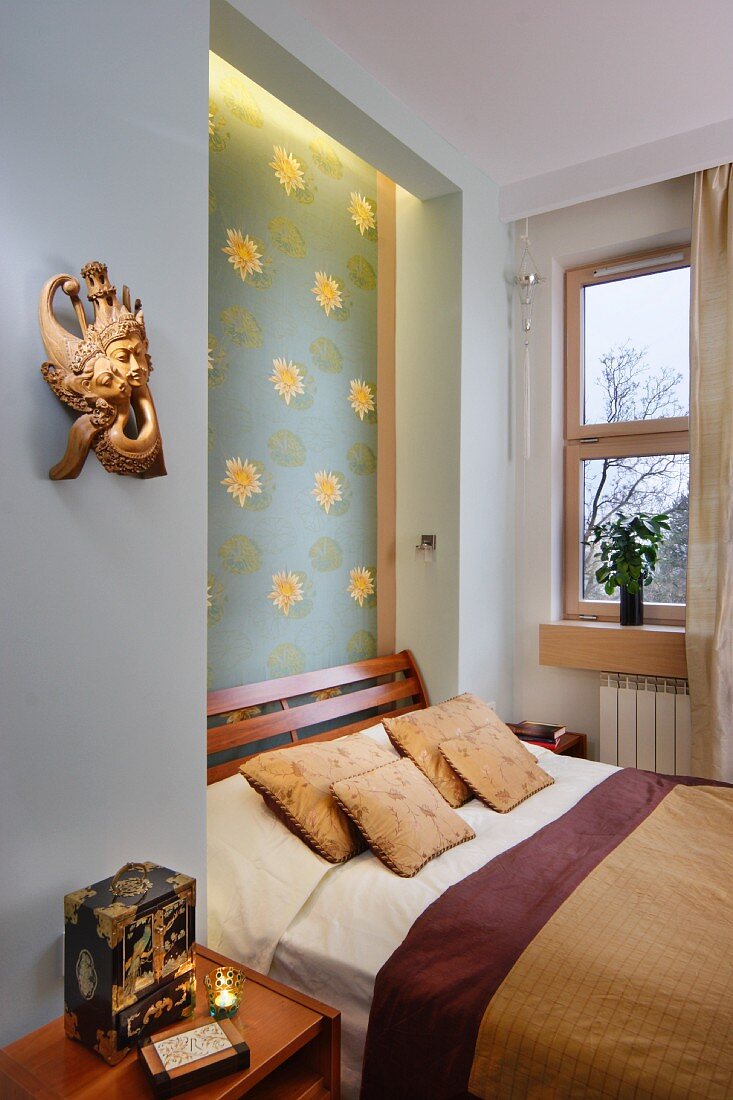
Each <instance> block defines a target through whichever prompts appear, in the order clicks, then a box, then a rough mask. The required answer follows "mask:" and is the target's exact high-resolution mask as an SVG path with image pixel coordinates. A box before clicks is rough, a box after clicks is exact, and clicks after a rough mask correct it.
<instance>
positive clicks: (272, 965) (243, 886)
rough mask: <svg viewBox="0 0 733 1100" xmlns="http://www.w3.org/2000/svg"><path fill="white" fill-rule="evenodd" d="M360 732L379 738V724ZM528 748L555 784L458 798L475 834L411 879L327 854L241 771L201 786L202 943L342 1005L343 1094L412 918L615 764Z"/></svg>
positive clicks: (354, 1090)
mask: <svg viewBox="0 0 733 1100" xmlns="http://www.w3.org/2000/svg"><path fill="white" fill-rule="evenodd" d="M367 732H368V733H369V734H370V735H372V736H374V739H375V740H378V741H379V743H380V744H384V743H385V742H386V736H385V735H384V732H383V730H382V727H381V726H379V727H375V729H374V731H372V730H370V731H367ZM530 747H531V748H533V746H530ZM534 751H535V755H536V756H537V759H538V761H539V763H540V764H541V766H542V767H543V768H545V770H546V771H548V772H549V773H550V774H551V775H552V776H554V778H555V783H554V784H553V785H552V786H551V787H546V788H545V789H544V790H542V791H540V792H539V793H538V794H536V795H534V796H533V797H532V798H530V799H528V800H527V801H526V802H523V803H522V804H521V805H520V806H518V807H517V808H516V809H515V810H512V811H511V812H510V813H508V814H497V813H494V812H493V811H492V810H489V809H487V808H486V807H485V806H483V805H482V804H481V803H480V802H478V801H477V800H473V801H471V802H469V803H467V804H466V805H465V806H463V807H462V808H461V809H460V810H458V811H457V812H458V813H459V814H460V815H461V817H462V818H464V820H465V821H467V822H469V824H470V825H471V826H472V827H473V829H474V831H475V833H476V837H475V839H474V840H471V841H468V842H467V843H465V844H460V845H459V846H458V847H457V848H453V849H451V850H450V851H448V852H445V853H444V854H443V855H441V856H438V858H437V859H434V860H432V861H431V862H430V863H428V864H427V865H426V866H425V867H424V868H423V870H422V871H420V872H419V874H417V875H416V876H415V877H414V878H412V879H403V878H399V877H398V876H397V875H395V874H393V873H392V872H391V871H389V870H388V869H387V868H386V867H385V866H384V865H383V864H382V863H381V862H380V861H379V860H378V859H377V858H376V856H374V855H373V854H372V853H371V852H364V853H362V855H360V856H357V857H356V858H355V859H352V860H350V861H349V862H348V863H345V864H340V865H338V866H334V865H333V864H330V863H328V862H327V861H326V860H324V859H322V857H321V856H318V855H316V854H315V853H314V852H312V851H311V850H310V849H309V848H308V847H307V846H306V845H305V844H304V843H303V842H302V841H301V840H299V839H298V838H297V837H295V836H293V835H292V834H291V833H290V832H289V830H288V829H287V828H286V827H285V826H284V825H283V824H282V823H281V822H280V821H279V820H278V819H277V818H276V817H275V815H274V814H272V813H271V811H270V810H268V809H267V807H266V806H265V804H264V802H263V801H262V799H261V798H260V796H259V795H257V794H256V793H255V792H254V791H253V790H252V789H251V788H250V787H249V786H248V785H247V783H246V781H245V780H244V779H243V778H242V777H241V776H232V777H231V778H230V779H226V780H223V781H222V782H221V783H216V784H214V785H213V786H212V787H210V788H209V792H208V845H209V855H208V899H209V909H208V924H209V938H208V942H209V945H210V946H211V947H212V948H213V949H214V950H218V951H221V952H223V953H224V954H226V955H229V956H231V957H233V958H235V959H241V960H242V961H243V962H245V963H247V964H248V965H250V966H252V967H253V968H254V969H256V970H260V971H262V972H264V973H268V972H269V974H270V976H271V977H273V978H276V979H278V980H280V981H283V982H286V983H287V984H288V985H291V986H294V987H295V988H297V989H301V990H303V991H304V992H306V993H309V994H310V995H311V996H313V997H316V998H318V999H319V1000H323V1001H325V1002H326V1003H328V1004H331V1005H333V1006H334V1007H336V1008H338V1009H340V1011H341V1013H342V1075H343V1080H342V1085H343V1095H344V1098H345V1100H348V1098H350V1097H355V1096H357V1095H358V1092H359V1082H360V1079H361V1064H362V1058H363V1052H364V1040H365V1038H366V1027H367V1022H368V1018H369V1006H370V1004H371V999H372V991H373V988H374V980H375V978H376V975H377V972H378V971H379V970H380V968H381V967H382V966H383V965H384V963H385V962H386V961H387V959H388V958H389V957H390V955H391V954H392V952H393V951H394V950H395V948H396V947H398V946H399V944H400V943H401V942H402V940H403V939H404V938H405V936H406V935H407V932H408V931H409V929H410V928H411V926H412V925H413V924H414V922H415V920H416V919H417V918H418V917H419V916H420V914H421V913H422V912H423V911H424V910H425V909H426V908H427V907H428V906H429V905H430V904H431V903H432V902H433V901H435V899H436V898H438V897H439V896H440V895H441V894H442V893H444V892H445V890H447V889H448V887H449V886H452V885H453V884H454V883H455V882H458V881H460V879H462V878H465V877H466V876H467V875H470V874H472V873H473V872H474V871H476V870H478V869H479V867H482V866H483V865H484V864H485V863H487V862H488V861H489V860H490V859H493V858H494V856H496V855H499V854H500V853H501V852H503V851H506V849H508V848H511V847H513V846H514V845H515V844H518V843H519V842H520V841H522V840H525V839H526V838H527V837H528V836H531V835H532V834H533V833H535V832H537V830H538V829H541V828H542V827H543V826H545V825H547V824H549V823H550V822H551V821H554V820H555V819H556V818H558V817H560V816H561V815H562V814H564V813H566V812H567V811H568V810H569V809H571V808H572V807H573V806H574V805H575V804H576V802H578V801H579V800H580V799H581V798H582V797H583V796H584V795H586V794H587V793H588V791H590V790H592V788H593V787H595V786H597V785H598V783H601V782H602V781H603V780H604V779H606V778H607V777H608V776H609V775H611V774H612V772H614V771H616V770H617V769H616V768H614V767H612V766H611V765H608V764H595V763H591V762H589V761H585V760H575V759H573V758H571V757H565V756H556V755H555V754H554V753H551V752H548V751H547V750H545V749H540V748H538V749H535V750H534Z"/></svg>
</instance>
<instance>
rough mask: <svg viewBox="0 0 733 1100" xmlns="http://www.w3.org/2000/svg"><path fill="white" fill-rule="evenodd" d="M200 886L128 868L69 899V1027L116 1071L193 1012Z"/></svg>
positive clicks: (156, 870) (164, 872) (141, 866)
mask: <svg viewBox="0 0 733 1100" xmlns="http://www.w3.org/2000/svg"><path fill="white" fill-rule="evenodd" d="M195 906H196V880H195V879H192V878H190V877H189V876H188V875H181V874H177V873H176V872H175V871H171V870H170V868H168V867H160V866H158V864H157V863H127V864H125V866H124V867H122V868H121V869H120V870H119V871H118V872H117V874H116V875H114V876H113V877H111V878H106V879H103V880H102V881H101V882H95V883H94V884H93V885H92V886H88V887H86V888H85V889H82V890H76V891H75V892H74V893H72V894H67V895H66V897H65V898H64V921H65V923H64V961H65V968H64V1001H65V1003H64V1026H65V1029H66V1034H67V1035H68V1036H69V1038H71V1039H77V1040H79V1041H80V1042H82V1043H83V1044H84V1045H85V1046H88V1047H89V1048H90V1049H91V1050H95V1051H96V1052H97V1053H98V1054H100V1055H101V1056H102V1058H104V1059H105V1061H107V1062H109V1063H110V1065H114V1064H115V1063H116V1062H119V1061H120V1060H121V1059H122V1058H124V1056H125V1054H127V1052H128V1050H130V1049H132V1048H133V1047H134V1046H136V1045H137V1044H138V1042H139V1041H140V1039H142V1038H143V1036H145V1035H148V1034H149V1033H150V1032H151V1031H154V1030H157V1029H158V1028H161V1027H164V1026H166V1025H167V1024H170V1023H173V1022H174V1021H175V1020H178V1019H180V1018H181V1017H182V1016H189V1015H191V1013H192V1012H193V1009H194V1006H195V1001H196V972H195V960H194V940H195V935H194V931H195Z"/></svg>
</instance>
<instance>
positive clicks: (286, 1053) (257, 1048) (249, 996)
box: [0, 947, 341, 1100]
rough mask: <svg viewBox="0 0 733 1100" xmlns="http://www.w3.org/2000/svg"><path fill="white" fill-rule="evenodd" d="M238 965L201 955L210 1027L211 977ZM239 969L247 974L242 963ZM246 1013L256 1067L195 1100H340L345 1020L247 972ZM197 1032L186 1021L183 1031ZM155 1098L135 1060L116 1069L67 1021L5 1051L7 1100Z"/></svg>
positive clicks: (202, 1009) (2, 1068) (203, 1012)
mask: <svg viewBox="0 0 733 1100" xmlns="http://www.w3.org/2000/svg"><path fill="white" fill-rule="evenodd" d="M231 963H232V960H231V959H227V958H225V957H224V956H223V955H218V954H216V952H214V951H210V950H209V948H208V947H197V948H196V981H197V984H198V995H197V997H196V1013H195V1017H194V1018H195V1019H196V1020H197V1021H198V1020H201V1021H203V1020H205V1019H208V1018H209V1017H208V1015H207V1012H208V1009H207V1004H206V996H205V994H204V988H203V983H204V974H206V973H208V971H210V970H213V969H214V968H215V967H217V966H222V965H230V964H231ZM234 965H236V966H239V965H240V964H239V963H235V964H234ZM242 969H243V970H244V971H245V973H246V975H247V979H248V981H247V984H246V986H245V991H244V997H243V998H242V1007H241V1008H240V1010H239V1012H238V1013H237V1015H236V1016H235V1017H234V1019H233V1023H234V1024H235V1026H236V1027H237V1029H238V1030H239V1031H240V1032H241V1033H242V1035H243V1037H244V1038H245V1039H246V1041H247V1043H248V1044H249V1047H250V1051H251V1062H250V1067H249V1069H247V1070H242V1071H241V1072H240V1073H232V1074H230V1075H229V1076H227V1077H221V1078H219V1079H218V1080H217V1081H212V1082H211V1083H210V1084H208V1085H200V1086H199V1087H198V1088H195V1089H191V1090H190V1091H189V1092H186V1093H184V1094H183V1095H184V1096H187V1097H190V1098H191V1100H238V1098H239V1097H241V1096H247V1097H249V1098H250V1100H339V1096H340V1056H341V1046H340V1040H341V1014H340V1013H339V1012H336V1010H335V1009H333V1008H329V1007H328V1005H324V1004H321V1003H320V1002H319V1001H314V1000H313V998H312V997H307V996H306V995H305V994H304V993H297V992H296V991H295V990H294V989H289V988H288V986H285V985H281V984H280V982H274V981H271V979H270V978H265V977H263V975H262V974H257V973H256V971H254V970H249V969H247V967H242ZM190 1026H191V1021H190V1020H189V1021H184V1022H183V1023H182V1025H181V1030H185V1028H186V1027H190ZM147 1096H150V1097H152V1090H151V1089H150V1087H149V1085H148V1083H147V1082H146V1080H145V1077H144V1076H143V1071H142V1069H141V1068H140V1066H139V1064H138V1059H137V1055H136V1054H135V1053H134V1052H132V1053H130V1054H128V1055H127V1057H126V1058H125V1059H124V1061H122V1062H120V1064H119V1065H117V1066H114V1067H112V1066H108V1065H107V1064H106V1063H105V1062H103V1061H102V1059H101V1058H99V1057H98V1056H97V1055H96V1054H94V1053H92V1051H90V1050H87V1049H86V1047H83V1046H82V1045H81V1044H80V1043H75V1042H73V1041H72V1040H70V1039H67V1038H66V1036H65V1035H64V1024H63V1019H62V1018H61V1017H60V1018H59V1019H57V1020H53V1021H52V1022H51V1023H50V1024H46V1025H45V1027H41V1028H39V1029H38V1030H37V1031H33V1032H31V1033H30V1034H29V1035H25V1036H24V1037H23V1038H22V1039H18V1040H17V1041H16V1042H15V1043H11V1044H10V1046H7V1047H5V1048H4V1049H3V1050H1V1051H0V1097H2V1100H31V1098H32V1100H40V1098H41V1097H50V1098H53V1100H61V1098H64V1100H65V1098H67V1097H73V1098H74V1100H138V1098H140V1100H145V1097H147Z"/></svg>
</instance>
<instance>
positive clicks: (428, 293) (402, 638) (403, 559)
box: [395, 187, 462, 702]
mask: <svg viewBox="0 0 733 1100" xmlns="http://www.w3.org/2000/svg"><path fill="white" fill-rule="evenodd" d="M461 221H462V218H461V196H460V194H453V195H446V196H444V197H443V198H437V199H431V200H430V201H429V202H421V201H420V199H416V198H415V197H414V195H411V194H409V192H407V191H403V190H402V188H399V187H398V188H397V326H396V328H397V332H396V348H395V360H396V387H395V388H396V414H397V532H396V535H397V638H396V642H397V646H396V648H397V649H398V650H399V649H403V648H408V649H412V650H413V652H414V654H415V658H416V660H417V662H418V664H419V666H420V670H421V672H422V674H423V677H424V679H425V683H426V684H427V685H428V690H429V692H430V695H431V698H432V699H433V700H435V701H436V702H437V701H438V700H439V699H444V698H446V697H447V696H449V695H451V694H455V692H456V690H457V686H456V685H457V683H458V638H459V618H458V611H459V575H460V546H459V519H460V508H459V503H460V415H461V315H460V294H456V293H455V292H456V289H458V290H460V283H461V260H460V251H459V249H457V248H456V241H458V240H460V237H461ZM435 256H442V257H443V262H442V263H439V264H436V263H435V262H434V257H435ZM418 272H419V278H418V277H416V273H418ZM436 303H439V304H440V305H441V307H442V308H440V311H439V314H438V316H439V317H440V323H436V324H426V320H425V319H426V317H431V316H433V317H434V316H436V313H435V307H436ZM428 363H430V364H434V369H432V370H430V372H429V374H428V372H427V371H426V364H428ZM423 533H425V534H431V533H433V534H435V535H436V536H437V540H438V541H437V550H436V553H435V555H434V558H433V561H432V562H426V561H424V560H423V558H422V556H420V555H419V554H417V552H416V550H415V546H416V545H417V543H418V542H419V540H420V536H421V535H422V534H423Z"/></svg>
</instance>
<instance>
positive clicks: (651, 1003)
mask: <svg viewBox="0 0 733 1100" xmlns="http://www.w3.org/2000/svg"><path fill="white" fill-rule="evenodd" d="M427 706H428V696H427V692H426V690H425V686H424V684H423V682H422V679H421V677H420V674H419V671H418V669H417V666H416V664H415V662H414V660H413V658H412V656H411V655H410V653H409V652H407V651H404V652H403V653H400V654H396V655H394V656H390V657H383V658H376V659H374V660H372V661H363V662H359V663H357V664H354V665H348V666H341V667H339V668H336V669H326V670H322V671H320V672H318V673H308V674H304V675H302V676H296V677H287V678H283V679H281V680H275V681H269V682H266V683H263V684H257V685H249V686H247V687H242V688H235V689H230V690H227V691H224V692H214V693H211V694H210V697H209V715H210V718H212V719H213V720H214V721H217V720H219V721H220V722H221V724H219V725H217V726H215V727H214V728H211V729H210V730H209V735H208V739H209V744H208V748H209V753H210V759H211V760H212V765H211V767H210V768H209V779H210V786H209V792H208V803H209V805H208V814H209V817H208V827H209V852H208V860H209V863H208V866H209V881H208V894H209V945H210V946H211V947H213V948H214V949H215V950H219V951H222V952H223V953H225V954H227V955H230V956H232V957H235V958H239V959H242V960H243V961H244V962H246V963H247V964H248V965H250V966H253V967H254V968H255V969H258V970H260V971H263V972H265V973H269V974H270V975H271V976H272V977H274V978H276V979H279V980H281V981H284V982H286V983H287V984H289V985H291V986H294V987H296V988H300V989H302V990H303V991H305V992H307V993H310V994H311V995H313V996H315V997H317V998H319V999H321V1000H323V1001H326V1002H327V1003H330V1004H332V1005H334V1006H335V1007H337V1008H339V1009H340V1010H341V1012H342V1036H343V1044H342V1081H343V1095H344V1096H345V1097H346V1098H351V1097H357V1096H359V1094H360V1089H361V1090H362V1096H363V1097H364V1098H365V1100H389V1098H390V1097H394V1098H395V1100H412V1098H415V1100H418V1098H419V1100H425V1098H428V1097H431V1098H432V1097H435V1100H450V1098H452V1097H456V1096H476V1097H481V1096H486V1097H489V1096H491V1097H497V1098H498V1097H507V1098H511V1097H524V1096H538V1097H571V1096H572V1097H576V1096H577V1097H579V1098H580V1097H583V1098H587V1097H595V1096H597V1097H605V1096H618V1097H631V1096H634V1097H639V1098H641V1097H647V1096H648V1097H660V1098H661V1097H670V1098H675V1100H676V1098H679V1100H681V1098H682V1097H689V1096H699V1097H720V1098H721V1100H724V1098H726V1097H730V1096H731V1095H733V1053H732V1052H733V918H732V917H731V906H730V902H731V893H732V890H733V844H732V843H731V841H732V840H733V801H732V800H731V794H732V792H731V790H730V789H729V788H727V787H724V786H723V785H718V784H712V783H702V782H701V781H698V780H694V779H689V780H682V781H680V780H679V777H676V778H675V779H672V778H667V777H662V776H657V775H655V774H652V773H645V772H637V771H635V770H634V769H626V770H621V769H617V768H615V767H612V766H611V765H604V764H598V763H593V762H589V761H584V760H578V759H574V758H569V757H564V756H558V755H556V754H554V753H552V752H550V751H548V750H545V749H543V748H539V747H532V751H533V753H534V755H535V757H536V759H537V761H538V763H539V765H540V766H541V767H542V768H543V769H544V770H545V771H546V772H547V773H548V774H549V775H550V776H552V778H553V779H554V783H553V784H552V785H551V786H549V787H547V788H546V789H544V790H541V791H539V793H537V794H536V795H534V796H533V797H531V798H529V799H527V801H525V802H523V803H522V804H521V805H519V806H517V807H516V809H513V810H512V811H511V812H510V813H507V814H498V813H495V812H494V811H492V810H490V809H488V808H487V807H486V806H484V805H483V804H481V803H480V802H479V801H477V800H475V799H474V800H471V801H469V802H467V803H466V804H465V805H464V806H462V807H461V808H460V809H458V810H457V811H456V812H457V813H458V814H459V815H460V816H461V818H462V819H463V820H464V821H465V822H467V823H468V824H470V826H471V827H472V829H473V831H474V832H475V838H474V839H473V840H471V841H470V842H468V843H463V844H460V845H459V846H458V847H456V848H454V849H452V850H451V851H447V852H445V853H443V854H442V855H440V856H439V857H438V858H436V859H433V860H432V861H431V862H430V863H428V864H427V865H426V866H425V867H424V868H423V869H422V870H421V871H420V873H419V874H417V875H416V876H415V877H414V878H409V879H404V878H399V877H397V875H395V874H393V873H392V872H391V871H390V870H388V869H387V868H386V867H385V866H384V864H383V863H382V862H380V861H379V860H378V859H377V858H376V856H375V855H373V854H372V852H370V851H365V852H363V853H362V854H361V855H357V856H356V857H355V858H352V859H350V860H349V861H348V862H345V863H342V864H337V865H334V864H332V863H328V862H327V861H326V860H325V859H323V858H322V857H321V856H320V855H318V854H317V853H316V852H314V851H311V850H310V849H309V848H308V847H306V845H305V844H303V842H302V841H301V840H300V839H299V838H298V837H296V836H294V835H293V833H292V832H290V831H289V830H288V829H287V828H286V827H285V826H284V825H283V824H282V822H281V821H280V820H278V818H277V817H276V816H275V815H274V814H273V813H272V812H271V811H270V810H269V809H268V807H267V806H266V805H265V803H264V802H263V800H262V799H261V798H260V796H259V795H258V794H257V793H256V792H255V791H254V790H252V789H251V788H250V787H249V786H248V784H247V783H246V782H245V781H244V780H243V778H242V777H241V776H240V775H238V774H236V773H237V771H238V767H239V764H240V763H241V762H242V760H243V759H246V758H247V756H248V755H250V754H251V752H252V747H253V746H254V750H255V751H256V752H260V751H262V750H263V746H269V745H271V744H272V740H271V739H272V738H275V739H276V740H278V741H280V742H282V740H283V739H286V740H287V741H288V742H289V743H293V744H298V743H300V742H301V739H303V738H308V739H314V740H317V741H321V740H333V739H337V738H341V737H349V736H351V735H352V734H354V733H357V732H360V733H361V734H362V736H366V737H369V738H371V739H373V740H374V741H375V742H376V743H377V744H378V745H381V746H382V747H383V748H384V749H385V750H386V751H389V752H393V753H394V752H395V750H394V749H393V748H392V746H391V744H390V742H389V740H388V738H387V736H386V734H385V732H384V728H383V727H382V725H381V720H382V718H384V717H385V716H388V715H399V714H409V713H410V712H411V711H414V710H420V709H423V708H425V707H427ZM224 716H226V717H227V718H228V719H229V720H228V721H227V720H223V719H224ZM314 730H315V733H314V732H313V731H314ZM222 752H223V753H228V754H230V755H231V759H224V760H222V757H221V754H222ZM395 755H396V753H395ZM630 918H633V919H630ZM372 1008H373V1011H372ZM370 1014H371V1017H370Z"/></svg>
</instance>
